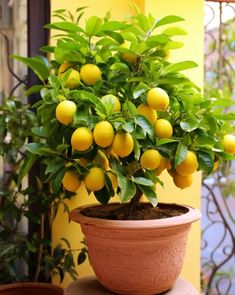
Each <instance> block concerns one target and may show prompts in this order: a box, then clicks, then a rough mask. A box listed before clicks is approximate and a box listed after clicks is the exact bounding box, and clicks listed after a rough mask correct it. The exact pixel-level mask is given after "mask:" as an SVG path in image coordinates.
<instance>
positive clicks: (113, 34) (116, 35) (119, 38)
mask: <svg viewBox="0 0 235 295" xmlns="http://www.w3.org/2000/svg"><path fill="white" fill-rule="evenodd" d="M104 33H105V34H106V35H108V36H109V37H111V38H112V39H113V40H115V41H117V42H118V43H119V44H122V43H124V41H125V40H124V39H123V37H122V35H121V34H119V33H117V32H113V31H104Z"/></svg>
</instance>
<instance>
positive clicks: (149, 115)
mask: <svg viewBox="0 0 235 295" xmlns="http://www.w3.org/2000/svg"><path fill="white" fill-rule="evenodd" d="M137 112H138V114H140V115H143V116H144V117H145V118H146V119H148V120H149V121H150V122H151V123H152V124H154V123H155V122H156V121H157V112H156V111H155V110H154V109H152V108H151V107H150V106H148V105H147V104H140V105H139V106H138V107H137Z"/></svg>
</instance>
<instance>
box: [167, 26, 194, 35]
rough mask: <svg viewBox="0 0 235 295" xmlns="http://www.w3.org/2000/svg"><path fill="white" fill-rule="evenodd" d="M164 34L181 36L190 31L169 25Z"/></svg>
mask: <svg viewBox="0 0 235 295" xmlns="http://www.w3.org/2000/svg"><path fill="white" fill-rule="evenodd" d="M162 34H166V35H170V36H181V35H187V34H188V33H187V32H186V31H185V30H184V29H182V28H180V27H169V28H167V29H165V30H164V31H162Z"/></svg>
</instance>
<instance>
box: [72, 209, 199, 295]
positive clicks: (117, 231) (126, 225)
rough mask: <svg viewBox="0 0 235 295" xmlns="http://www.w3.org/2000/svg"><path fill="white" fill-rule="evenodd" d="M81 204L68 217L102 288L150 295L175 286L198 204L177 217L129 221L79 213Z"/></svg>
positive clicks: (196, 217)
mask: <svg viewBox="0 0 235 295" xmlns="http://www.w3.org/2000/svg"><path fill="white" fill-rule="evenodd" d="M159 206H166V207H168V206H173V207H177V206H178V207H179V205H174V204H159ZM180 206H181V205H180ZM86 207H88V206H85V207H82V208H78V209H75V210H73V211H72V212H71V215H70V217H71V219H72V220H73V221H76V222H78V223H80V225H81V228H82V231H83V233H84V235H85V238H86V241H87V246H88V252H89V257H90V260H91V264H92V267H93V269H94V272H95V273H96V276H97V278H98V280H99V282H100V283H101V284H102V285H103V286H104V287H105V288H107V289H108V290H110V291H112V292H114V293H117V294H128V295H152V294H159V293H162V292H164V291H167V290H169V289H170V288H171V287H172V286H173V285H174V283H175V281H176V280H177V278H178V276H179V274H180V272H181V269H182V266H183V260H184V256H185V251H186V244H187V236H188V232H189V230H190V227H191V223H192V222H194V221H196V220H198V219H199V218H200V216H201V214H200V212H199V211H198V210H197V209H193V208H191V207H189V206H183V207H184V208H185V210H186V213H185V214H183V215H180V216H176V217H170V218H165V219H158V220H157V219H154V220H153V219H152V220H130V221H129V220H105V219H97V218H91V217H87V216H85V215H83V214H82V209H84V208H86ZM181 207H182V206H181Z"/></svg>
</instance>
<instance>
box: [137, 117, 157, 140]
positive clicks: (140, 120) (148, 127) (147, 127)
mask: <svg viewBox="0 0 235 295" xmlns="http://www.w3.org/2000/svg"><path fill="white" fill-rule="evenodd" d="M135 119H136V124H137V125H139V126H140V127H141V128H142V129H143V130H144V131H145V132H146V133H147V134H149V135H150V136H151V137H153V135H154V130H153V126H152V124H151V123H150V122H149V121H148V120H147V119H146V118H145V117H144V116H142V115H136V116H135Z"/></svg>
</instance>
